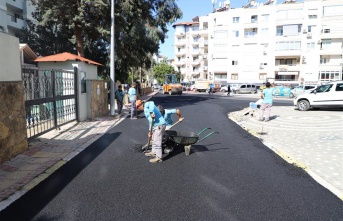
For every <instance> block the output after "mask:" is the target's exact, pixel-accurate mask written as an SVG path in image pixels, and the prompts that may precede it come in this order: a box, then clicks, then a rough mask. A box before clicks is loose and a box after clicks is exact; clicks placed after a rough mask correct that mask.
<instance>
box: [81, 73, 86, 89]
mask: <svg viewBox="0 0 343 221" xmlns="http://www.w3.org/2000/svg"><path fill="white" fill-rule="evenodd" d="M80 74H81V93H87V90H86V72H84V71H81V73H80Z"/></svg>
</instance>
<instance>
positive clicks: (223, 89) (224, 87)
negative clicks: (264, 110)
mask: <svg viewBox="0 0 343 221" xmlns="http://www.w3.org/2000/svg"><path fill="white" fill-rule="evenodd" d="M239 86H240V84H230V91H231V92H233V90H235V89H237V88H238V87H239ZM220 91H221V92H227V85H223V86H222V87H221V88H220Z"/></svg>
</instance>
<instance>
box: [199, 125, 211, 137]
mask: <svg viewBox="0 0 343 221" xmlns="http://www.w3.org/2000/svg"><path fill="white" fill-rule="evenodd" d="M210 129H211V128H210V127H205V128H204V129H203V130H202V131H200V132H199V133H198V136H199V135H200V134H202V133H203V132H204V131H205V130H210Z"/></svg>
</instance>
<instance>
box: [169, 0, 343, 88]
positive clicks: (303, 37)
mask: <svg viewBox="0 0 343 221" xmlns="http://www.w3.org/2000/svg"><path fill="white" fill-rule="evenodd" d="M271 2H272V1H269V2H267V3H266V4H255V5H254V6H250V7H244V8H230V7H229V6H227V7H224V8H221V9H220V10H216V11H215V12H213V13H210V14H209V15H207V16H201V17H200V18H199V22H194V21H193V22H188V23H178V24H175V25H174V27H175V37H174V51H175V57H174V59H175V66H176V68H177V69H178V70H179V71H180V72H181V74H182V75H183V77H184V79H187V80H198V79H199V80H200V79H207V80H212V81H214V82H228V83H243V82H251V83H261V84H262V83H263V82H265V81H266V80H269V81H272V82H275V83H280V84H285V85H288V84H300V83H312V84H313V83H321V82H327V81H332V80H340V79H342V67H343V64H342V50H343V47H342V44H343V22H342V21H343V1H342V0H304V2H301V3H296V2H294V1H290V2H288V3H286V2H285V3H280V4H269V3H271Z"/></svg>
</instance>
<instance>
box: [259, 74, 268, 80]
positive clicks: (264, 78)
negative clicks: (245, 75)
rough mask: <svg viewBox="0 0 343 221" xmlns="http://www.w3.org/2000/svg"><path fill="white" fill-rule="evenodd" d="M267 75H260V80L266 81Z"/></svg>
mask: <svg viewBox="0 0 343 221" xmlns="http://www.w3.org/2000/svg"><path fill="white" fill-rule="evenodd" d="M266 78H267V74H266V73H260V76H259V80H266Z"/></svg>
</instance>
